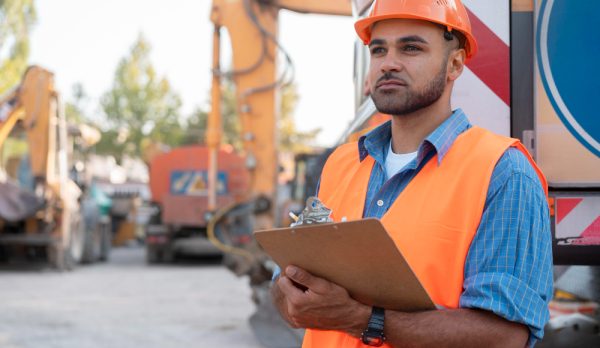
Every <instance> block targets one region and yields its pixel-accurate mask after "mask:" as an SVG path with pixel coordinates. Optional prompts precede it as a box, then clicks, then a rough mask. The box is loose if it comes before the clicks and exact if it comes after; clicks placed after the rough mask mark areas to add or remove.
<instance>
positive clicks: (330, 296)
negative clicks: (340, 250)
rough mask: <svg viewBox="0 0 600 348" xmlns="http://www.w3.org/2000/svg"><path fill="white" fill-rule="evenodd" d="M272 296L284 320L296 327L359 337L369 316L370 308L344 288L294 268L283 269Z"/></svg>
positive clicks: (273, 288) (272, 290)
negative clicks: (354, 298)
mask: <svg viewBox="0 0 600 348" xmlns="http://www.w3.org/2000/svg"><path fill="white" fill-rule="evenodd" d="M294 283H296V284H294ZM271 294H272V296H273V300H274V302H275V305H276V306H277V308H278V309H279V312H280V313H281V315H282V316H283V318H284V319H285V320H286V321H287V322H288V323H289V324H290V325H291V326H292V327H295V328H311V329H320V330H339V331H345V332H347V333H349V334H351V335H353V336H355V337H360V335H361V333H362V331H363V330H364V329H365V328H366V327H367V323H368V320H369V316H370V314H371V308H370V307H368V306H366V305H363V304H361V303H359V302H357V301H355V300H353V299H352V298H351V297H350V295H349V294H348V291H346V289H344V288H342V287H340V286H339V285H337V284H334V283H332V282H330V281H328V280H325V279H323V278H319V277H315V276H313V275H312V274H310V273H308V272H306V271H305V270H303V269H300V268H298V267H295V266H289V267H287V268H286V269H285V271H284V272H283V273H282V275H281V276H279V278H278V279H277V280H276V281H275V282H274V284H273V287H272V289H271Z"/></svg>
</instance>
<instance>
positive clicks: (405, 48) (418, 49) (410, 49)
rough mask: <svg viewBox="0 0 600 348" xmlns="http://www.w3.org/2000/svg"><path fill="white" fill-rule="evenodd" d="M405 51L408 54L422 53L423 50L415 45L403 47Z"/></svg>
mask: <svg viewBox="0 0 600 348" xmlns="http://www.w3.org/2000/svg"><path fill="white" fill-rule="evenodd" d="M403 50H404V51H406V52H418V51H421V48H420V47H418V46H413V45H406V46H404V47H403Z"/></svg>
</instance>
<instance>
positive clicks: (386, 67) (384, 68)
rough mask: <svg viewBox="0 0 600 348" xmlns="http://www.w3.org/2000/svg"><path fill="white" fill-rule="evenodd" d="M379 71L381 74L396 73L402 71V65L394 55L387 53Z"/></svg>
mask: <svg viewBox="0 0 600 348" xmlns="http://www.w3.org/2000/svg"><path fill="white" fill-rule="evenodd" d="M380 69H381V72H382V73H386V72H397V71H401V70H402V69H404V65H403V64H402V62H401V61H400V60H399V59H398V58H397V57H396V56H395V55H394V54H391V53H388V54H387V55H386V56H385V57H384V58H383V61H382V62H381V66H380Z"/></svg>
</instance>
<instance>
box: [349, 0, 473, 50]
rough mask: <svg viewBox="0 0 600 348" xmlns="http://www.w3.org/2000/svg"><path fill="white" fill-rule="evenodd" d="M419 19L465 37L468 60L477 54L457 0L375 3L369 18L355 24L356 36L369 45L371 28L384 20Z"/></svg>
mask: <svg viewBox="0 0 600 348" xmlns="http://www.w3.org/2000/svg"><path fill="white" fill-rule="evenodd" d="M394 18H407V19H421V20H424V21H429V22H433V23H437V24H441V25H443V26H445V27H446V28H447V29H448V31H450V32H451V31H453V30H457V31H459V32H460V33H461V34H463V35H464V36H465V38H466V41H465V51H466V53H467V60H468V59H470V58H471V57H473V56H474V55H475V53H477V41H475V37H474V36H473V34H472V33H471V22H469V15H468V14H467V10H466V9H465V7H464V6H463V4H462V3H461V2H460V0H376V1H375V4H374V5H373V8H372V10H371V13H370V14H369V16H368V17H366V18H363V19H360V20H358V21H357V22H356V23H354V28H355V29H356V33H357V34H358V36H359V37H360V38H361V40H362V41H363V42H364V44H365V45H368V44H369V42H370V41H371V28H372V27H373V24H375V23H376V22H379V21H382V20H384V19H394Z"/></svg>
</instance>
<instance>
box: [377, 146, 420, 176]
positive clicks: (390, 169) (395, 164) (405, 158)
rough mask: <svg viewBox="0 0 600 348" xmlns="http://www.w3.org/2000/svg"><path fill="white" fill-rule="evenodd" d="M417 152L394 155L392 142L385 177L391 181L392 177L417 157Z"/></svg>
mask: <svg viewBox="0 0 600 348" xmlns="http://www.w3.org/2000/svg"><path fill="white" fill-rule="evenodd" d="M417 152H418V151H415V152H411V153H400V154H398V153H394V151H392V141H391V140H390V148H389V149H388V153H387V157H386V158H385V175H386V179H387V180H389V179H390V178H391V177H392V176H394V175H395V174H396V173H398V172H399V171H400V170H401V169H402V168H404V166H406V165H407V164H408V163H410V161H412V160H413V159H415V158H416V157H417Z"/></svg>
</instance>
